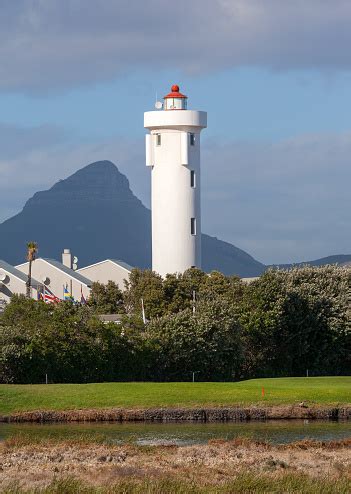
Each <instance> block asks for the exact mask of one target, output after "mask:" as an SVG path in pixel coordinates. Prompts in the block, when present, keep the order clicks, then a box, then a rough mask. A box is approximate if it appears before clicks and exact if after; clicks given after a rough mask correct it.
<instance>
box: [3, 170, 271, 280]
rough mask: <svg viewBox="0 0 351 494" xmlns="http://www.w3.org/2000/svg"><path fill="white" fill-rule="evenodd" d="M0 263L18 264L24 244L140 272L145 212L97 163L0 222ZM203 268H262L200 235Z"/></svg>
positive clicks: (242, 271)
mask: <svg viewBox="0 0 351 494" xmlns="http://www.w3.org/2000/svg"><path fill="white" fill-rule="evenodd" d="M0 238H1V240H2V241H1V242H0V259H5V260H6V261H8V262H10V263H11V264H19V263H21V262H23V261H24V260H25V259H24V257H25V244H26V242H27V241H28V240H35V241H37V242H38V245H39V255H41V256H43V257H53V258H55V259H60V256H61V252H62V250H63V248H70V249H71V251H72V252H73V253H74V255H77V256H78V258H79V266H84V265H87V264H91V263H93V262H95V261H99V260H102V259H106V258H113V259H122V260H124V261H126V262H127V263H128V264H131V265H132V266H138V267H141V268H146V267H150V265H151V214H150V210H148V209H147V208H146V207H145V206H144V205H143V204H142V202H141V201H140V200H139V199H138V198H137V197H136V196H135V195H134V194H133V192H132V191H131V189H130V187H129V182H128V179H127V178H126V177H125V176H124V175H123V174H122V173H120V172H119V170H118V168H117V167H116V166H115V165H114V164H113V163H111V162H110V161H98V162H95V163H91V164H90V165H87V166H86V167H84V168H82V169H81V170H78V171H77V172H76V173H74V174H73V175H71V176H70V177H68V178H66V179H65V180H61V181H59V182H57V183H56V184H55V185H54V186H53V187H51V189H49V190H46V191H42V192H37V193H36V194H34V196H33V197H32V198H31V199H29V200H28V201H27V203H26V204H25V206H24V208H23V210H22V211H21V212H20V213H19V214H17V215H16V216H14V217H12V218H10V219H8V220H6V221H5V222H3V223H2V224H0ZM202 251H203V269H204V270H205V271H212V270H214V269H217V270H220V271H222V272H223V273H225V274H237V275H239V276H257V275H259V274H261V273H262V272H263V271H264V270H265V268H266V267H265V266H264V265H263V264H261V263H260V262H258V261H256V260H255V259H254V258H253V257H251V256H250V255H249V254H247V253H246V252H244V251H242V250H241V249H238V248H237V247H235V246H234V245H231V244H229V243H227V242H223V241H221V240H218V239H217V238H215V237H210V236H208V235H203V246H202Z"/></svg>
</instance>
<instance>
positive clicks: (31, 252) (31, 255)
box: [26, 242, 38, 298]
mask: <svg viewBox="0 0 351 494" xmlns="http://www.w3.org/2000/svg"><path fill="white" fill-rule="evenodd" d="M37 252H38V244H37V243H36V242H28V243H27V261H29V266H28V279H27V283H26V287H27V290H26V296H27V298H30V296H31V288H32V262H33V261H34V260H35V256H36V254H37Z"/></svg>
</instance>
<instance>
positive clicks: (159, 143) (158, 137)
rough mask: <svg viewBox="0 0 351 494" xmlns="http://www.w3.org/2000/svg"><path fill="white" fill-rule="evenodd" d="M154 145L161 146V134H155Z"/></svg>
mask: <svg viewBox="0 0 351 494" xmlns="http://www.w3.org/2000/svg"><path fill="white" fill-rule="evenodd" d="M156 146H161V134H156Z"/></svg>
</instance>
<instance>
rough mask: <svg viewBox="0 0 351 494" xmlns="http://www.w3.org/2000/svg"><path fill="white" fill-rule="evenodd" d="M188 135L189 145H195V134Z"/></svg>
mask: <svg viewBox="0 0 351 494" xmlns="http://www.w3.org/2000/svg"><path fill="white" fill-rule="evenodd" d="M189 135H190V146H195V134H189Z"/></svg>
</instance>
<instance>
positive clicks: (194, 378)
mask: <svg viewBox="0 0 351 494" xmlns="http://www.w3.org/2000/svg"><path fill="white" fill-rule="evenodd" d="M194 382H195V372H193V383H194Z"/></svg>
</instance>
